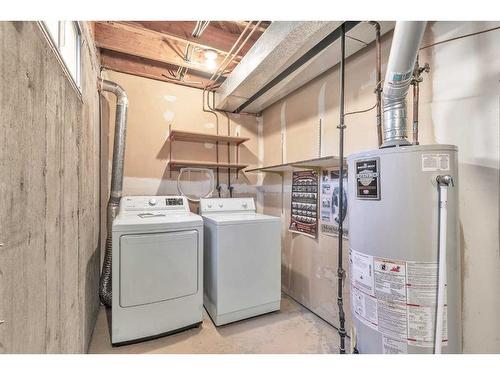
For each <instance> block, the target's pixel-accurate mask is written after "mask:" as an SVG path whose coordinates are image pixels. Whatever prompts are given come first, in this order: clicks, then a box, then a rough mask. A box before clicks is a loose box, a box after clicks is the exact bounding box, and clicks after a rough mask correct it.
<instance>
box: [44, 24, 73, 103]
mask: <svg viewBox="0 0 500 375" xmlns="http://www.w3.org/2000/svg"><path fill="white" fill-rule="evenodd" d="M40 24H41V26H42V29H43V31H44V32H45V34H46V36H47V39H49V42H50V43H51V45H52V47H53V49H54V51H55V52H56V55H57V57H58V60H59V61H60V62H61V65H62V67H63V69H64V71H65V73H66V74H67V75H68V77H69V78H70V80H71V83H72V84H73V85H74V86H75V87H76V88H77V90H78V92H79V93H80V94H81V82H80V74H81V66H80V62H81V58H80V56H81V29H80V25H79V24H78V22H77V21H42V22H41V23H40Z"/></svg>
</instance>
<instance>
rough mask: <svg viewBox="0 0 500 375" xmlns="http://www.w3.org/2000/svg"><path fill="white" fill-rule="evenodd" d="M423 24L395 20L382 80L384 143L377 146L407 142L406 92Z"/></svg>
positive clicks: (397, 144) (406, 143)
mask: <svg viewBox="0 0 500 375" xmlns="http://www.w3.org/2000/svg"><path fill="white" fill-rule="evenodd" d="M426 24H427V22H423V21H398V22H397V23H396V27H395V29H394V36H393V38H392V45H391V53H390V55H389V62H388V64H387V71H386V75H385V81H384V95H383V108H384V109H383V112H384V143H383V144H382V146H380V147H381V148H384V147H393V146H407V145H410V144H411V143H410V142H408V141H407V140H406V138H407V135H406V118H407V112H406V95H407V94H408V89H409V87H410V84H411V81H412V76H413V69H414V66H415V60H416V58H417V53H418V49H419V47H420V43H421V42H422V37H423V35H424V31H425V26H426Z"/></svg>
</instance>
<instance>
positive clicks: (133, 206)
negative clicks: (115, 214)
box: [120, 195, 190, 212]
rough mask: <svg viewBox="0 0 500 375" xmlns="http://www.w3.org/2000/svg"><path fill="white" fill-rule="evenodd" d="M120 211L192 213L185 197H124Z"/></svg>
mask: <svg viewBox="0 0 500 375" xmlns="http://www.w3.org/2000/svg"><path fill="white" fill-rule="evenodd" d="M120 211H176V212H179V211H181V212H190V210H189V204H188V201H187V199H186V198H185V197H181V196H170V195H167V196H129V197H122V199H121V201H120Z"/></svg>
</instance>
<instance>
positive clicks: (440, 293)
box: [434, 175, 453, 354]
mask: <svg viewBox="0 0 500 375" xmlns="http://www.w3.org/2000/svg"><path fill="white" fill-rule="evenodd" d="M437 183H438V187H439V222H438V223H439V245H438V246H439V247H438V290H437V306H436V331H435V334H434V354H441V347H442V344H443V328H444V306H445V304H446V300H445V296H446V294H445V288H446V247H447V245H448V244H447V238H448V237H447V231H448V227H447V221H448V187H449V186H450V185H453V179H452V178H451V176H449V175H444V176H438V177H437Z"/></svg>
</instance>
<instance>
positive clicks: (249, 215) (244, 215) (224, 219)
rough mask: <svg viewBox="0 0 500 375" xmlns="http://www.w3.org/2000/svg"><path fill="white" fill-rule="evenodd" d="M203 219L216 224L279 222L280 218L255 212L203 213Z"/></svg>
mask: <svg viewBox="0 0 500 375" xmlns="http://www.w3.org/2000/svg"><path fill="white" fill-rule="evenodd" d="M203 219H204V220H205V221H207V222H210V223H213V224H217V225H227V224H244V223H265V222H279V221H280V220H281V219H280V218H279V217H277V216H270V215H263V214H257V213H255V212H235V213H218V214H206V215H203Z"/></svg>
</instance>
